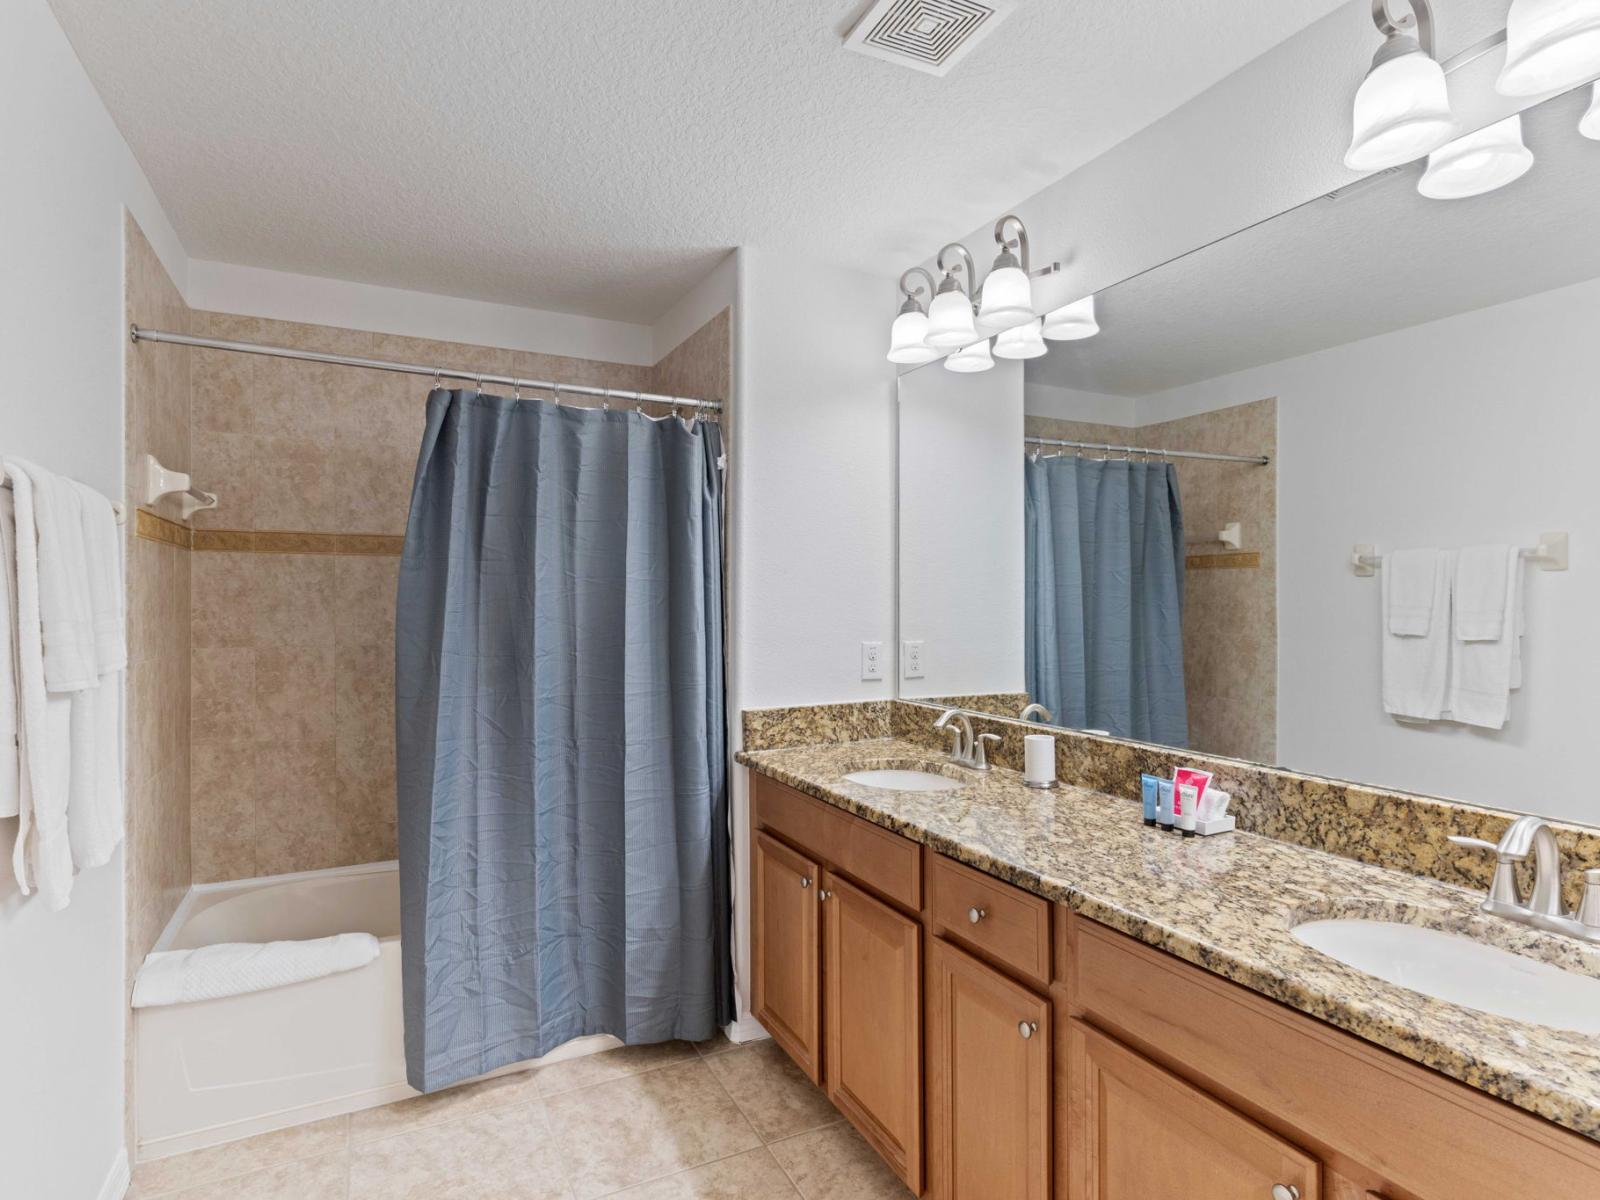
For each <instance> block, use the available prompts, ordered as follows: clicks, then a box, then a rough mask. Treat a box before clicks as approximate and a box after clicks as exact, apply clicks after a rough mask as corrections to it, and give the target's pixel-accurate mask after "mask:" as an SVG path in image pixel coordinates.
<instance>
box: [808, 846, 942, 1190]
mask: <svg viewBox="0 0 1600 1200" xmlns="http://www.w3.org/2000/svg"><path fill="white" fill-rule="evenodd" d="M825 880H826V882H825V883H824V885H823V886H824V889H825V891H824V893H823V905H822V913H823V928H824V936H823V944H824V946H825V947H826V962H827V970H826V972H825V978H826V980H827V993H826V994H827V1003H826V1004H825V1005H824V1021H823V1023H824V1026H825V1028H826V1030H827V1053H828V1070H827V1080H828V1099H830V1100H832V1101H833V1103H834V1105H835V1106H836V1107H837V1108H838V1109H839V1110H840V1111H841V1112H843V1113H844V1115H845V1116H847V1117H849V1118H850V1122H851V1124H853V1125H854V1126H855V1127H856V1128H857V1129H859V1130H860V1131H861V1133H862V1135H863V1136H864V1137H865V1138H866V1139H867V1140H868V1141H869V1142H871V1143H872V1144H873V1146H874V1147H875V1148H876V1149H877V1151H878V1153H880V1154H881V1155H883V1157H884V1159H885V1160H886V1161H887V1162H888V1163H889V1165H890V1166H891V1167H893V1168H894V1169H895V1172H896V1173H897V1174H898V1175H899V1176H900V1178H901V1179H903V1180H905V1182H906V1184H907V1186H908V1187H910V1188H911V1190H912V1191H913V1192H917V1193H920V1192H921V1191H922V927H921V926H920V925H919V924H918V923H917V922H916V921H915V920H912V919H910V918H907V917H904V916H901V915H900V914H899V913H897V912H895V911H894V909H892V908H890V907H889V906H888V905H886V904H883V903H881V902H880V901H878V900H875V899H873V898H872V897H871V896H869V895H867V893H865V892H863V891H862V890H861V889H859V888H856V887H852V886H851V885H850V884H849V883H847V882H846V881H845V880H843V879H840V878H839V877H838V876H836V875H834V874H832V873H831V872H829V873H828V874H827V875H826V876H825Z"/></svg>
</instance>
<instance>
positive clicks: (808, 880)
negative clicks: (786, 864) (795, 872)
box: [800, 875, 811, 888]
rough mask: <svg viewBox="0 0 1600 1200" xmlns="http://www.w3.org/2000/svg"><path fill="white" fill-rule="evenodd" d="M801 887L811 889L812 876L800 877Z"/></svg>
mask: <svg viewBox="0 0 1600 1200" xmlns="http://www.w3.org/2000/svg"><path fill="white" fill-rule="evenodd" d="M800 886H801V887H803V888H808V887H810V886H811V876H809V875H802V876H800Z"/></svg>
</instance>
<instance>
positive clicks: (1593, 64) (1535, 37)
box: [1494, 0, 1600, 96]
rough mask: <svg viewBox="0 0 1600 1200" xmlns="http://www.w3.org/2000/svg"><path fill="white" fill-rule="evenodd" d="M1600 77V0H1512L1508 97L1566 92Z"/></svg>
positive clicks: (1503, 90) (1504, 87) (1502, 84)
mask: <svg viewBox="0 0 1600 1200" xmlns="http://www.w3.org/2000/svg"><path fill="white" fill-rule="evenodd" d="M1596 75H1600V0H1512V3H1511V11H1510V12H1509V13H1508V14H1506V65H1505V67H1504V68H1503V69H1502V70H1501V72H1500V78H1499V79H1498V80H1497V81H1496V82H1495V85H1494V86H1495V90H1496V91H1498V92H1499V93H1500V94H1501V95H1502V96H1538V95H1541V94H1542V93H1544V92H1555V91H1562V90H1565V89H1566V88H1570V87H1573V86H1575V85H1577V84H1580V83H1583V82H1584V81H1585V80H1589V79H1593V78H1594V77H1595V76H1596Z"/></svg>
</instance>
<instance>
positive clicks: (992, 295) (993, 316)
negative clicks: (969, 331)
mask: <svg viewBox="0 0 1600 1200" xmlns="http://www.w3.org/2000/svg"><path fill="white" fill-rule="evenodd" d="M1036 315H1037V314H1036V313H1035V312H1034V311H1033V284H1032V282H1030V281H1029V279H1028V276H1027V275H1026V273H1024V272H1023V270H1022V268H1021V267H1000V268H999V269H998V270H994V271H991V272H989V278H987V279H985V280H984V281H983V301H982V303H980V304H979V306H978V328H979V330H980V331H981V332H983V333H1000V332H1002V331H1004V330H1007V329H1015V328H1016V327H1017V326H1019V325H1026V324H1027V323H1028V322H1029V321H1031V320H1033V319H1034V317H1035V316H1036Z"/></svg>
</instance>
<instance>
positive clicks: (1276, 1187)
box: [1272, 1183, 1300, 1200]
mask: <svg viewBox="0 0 1600 1200" xmlns="http://www.w3.org/2000/svg"><path fill="white" fill-rule="evenodd" d="M1272 1200H1300V1189H1299V1188H1297V1187H1295V1186H1294V1184H1292V1183H1275V1184H1273V1185H1272Z"/></svg>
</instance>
